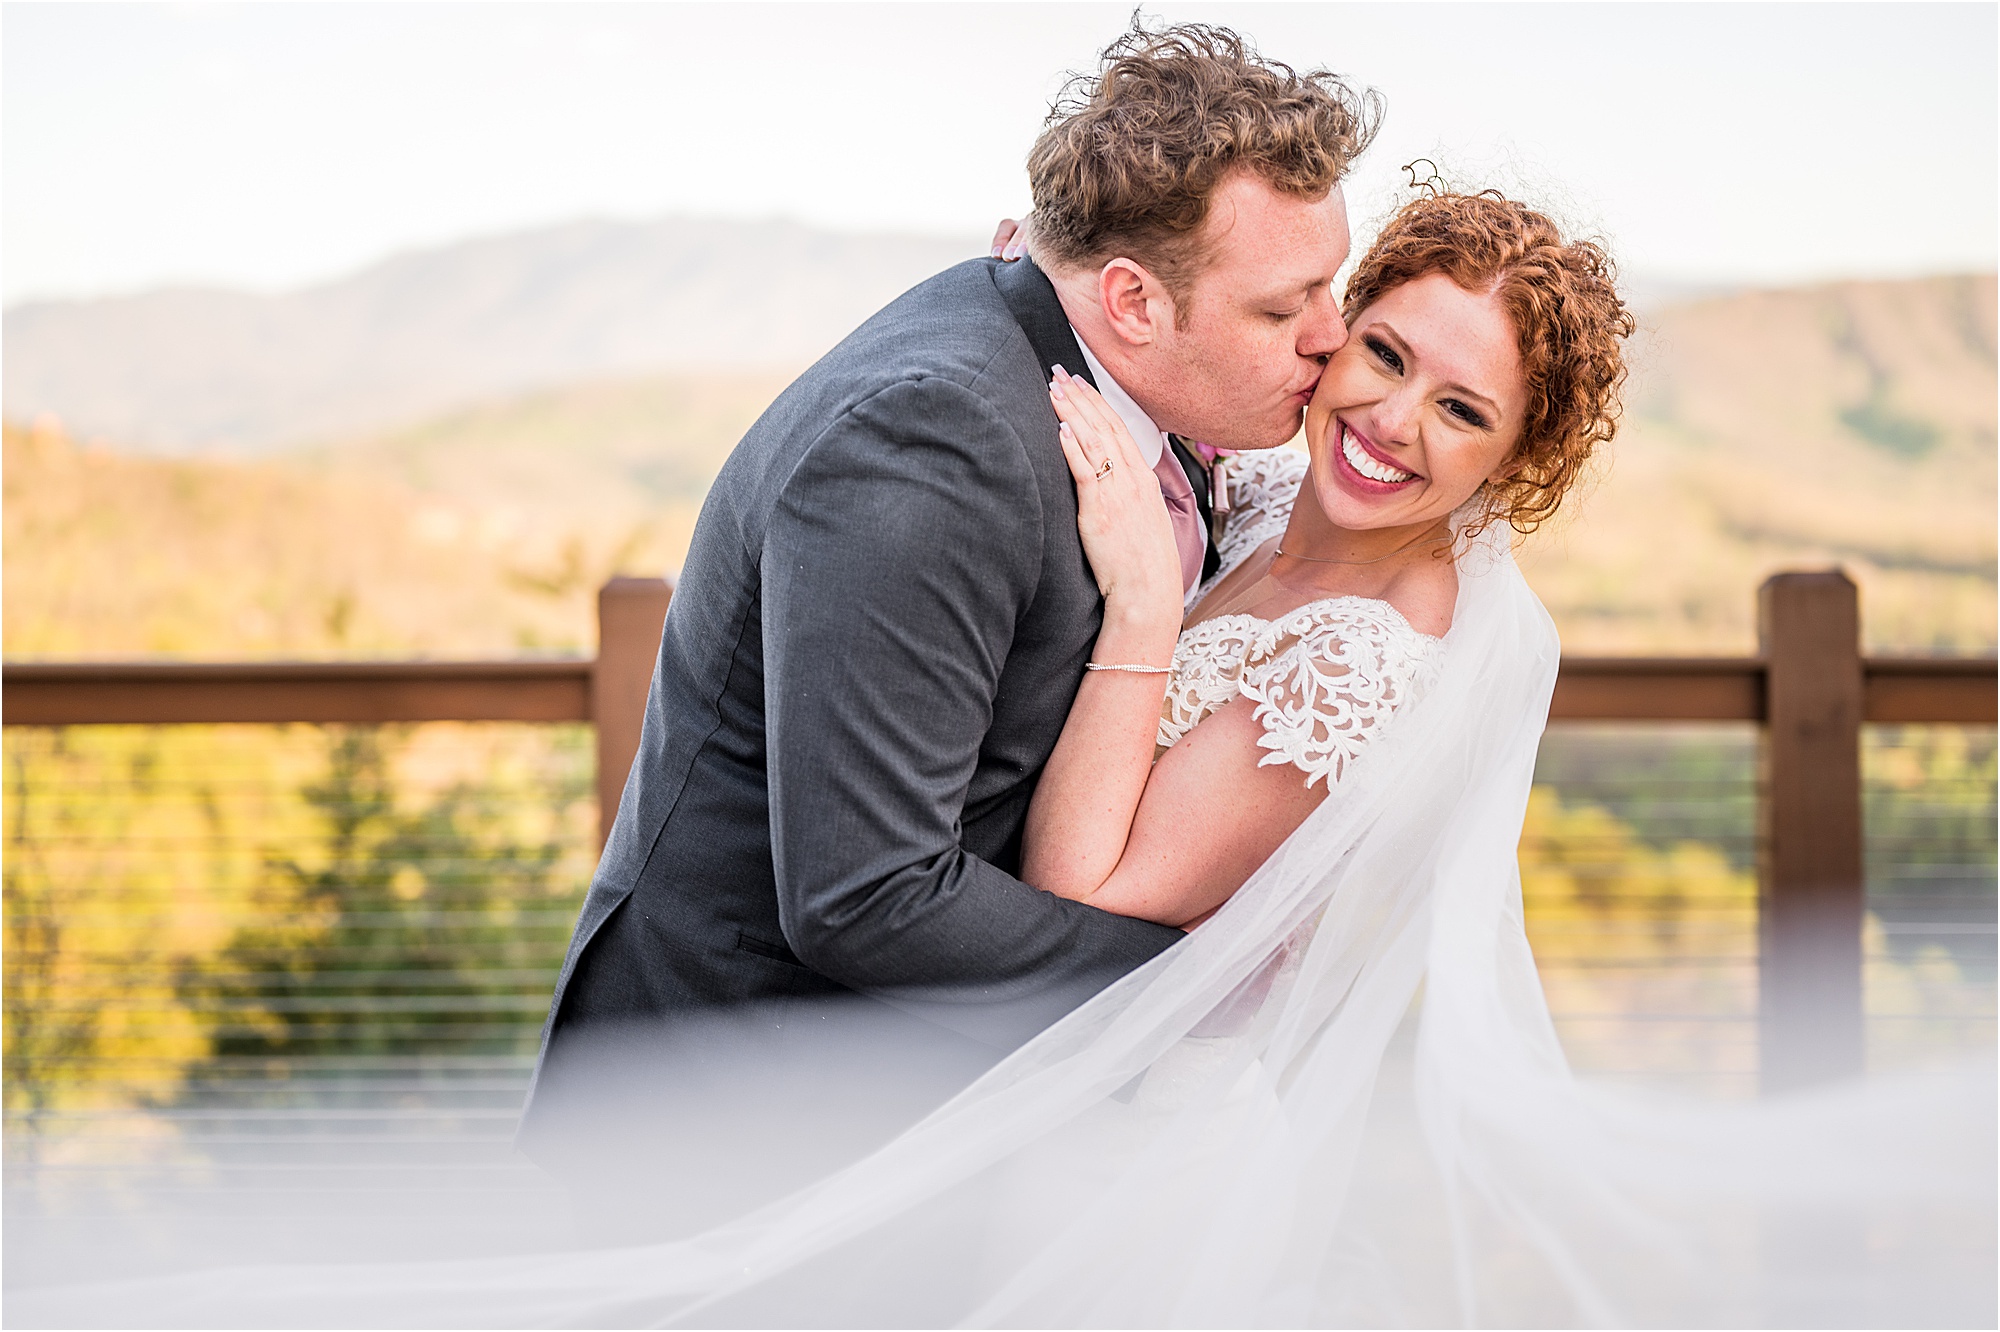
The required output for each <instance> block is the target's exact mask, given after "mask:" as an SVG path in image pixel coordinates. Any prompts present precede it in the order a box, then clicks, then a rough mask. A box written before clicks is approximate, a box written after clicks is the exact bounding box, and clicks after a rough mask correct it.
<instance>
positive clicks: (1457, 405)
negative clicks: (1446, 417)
mask: <svg viewBox="0 0 2000 1332" xmlns="http://www.w3.org/2000/svg"><path fill="white" fill-rule="evenodd" d="M1444 409H1445V410H1446V411H1448V412H1450V413H1451V414H1452V415H1453V416H1456V417H1457V418H1458V419H1459V420H1461V421H1463V422H1465V423H1466V424H1467V425H1469V426H1472V427H1474V428H1476V429H1479V430H1484V429H1485V428H1486V418H1485V417H1483V416H1481V415H1480V414H1479V413H1478V412H1477V411H1476V410H1475V409H1473V408H1472V407H1471V406H1469V405H1467V404H1466V403H1463V402H1460V401H1459V400H1458V399H1457V398H1446V399H1445V400H1444Z"/></svg>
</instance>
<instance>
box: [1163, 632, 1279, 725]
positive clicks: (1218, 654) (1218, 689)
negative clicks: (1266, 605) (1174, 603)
mask: <svg viewBox="0 0 2000 1332" xmlns="http://www.w3.org/2000/svg"><path fill="white" fill-rule="evenodd" d="M1267 627H1268V626H1267V625H1266V623H1265V622H1264V621H1263V620H1260V619H1258V618H1257V617H1256V616H1254V615H1218V616H1216V617H1215V618H1214V619H1212V620H1203V621H1202V622H1201V623H1200V624H1197V625H1193V626H1191V627H1189V628H1188V629H1186V630H1184V631H1183V632H1182V633H1181V636H1180V641H1179V642H1177V643H1175V644H1174V673H1173V675H1172V676H1171V677H1170V678H1169V679H1168V681H1167V701H1166V702H1165V703H1164V704H1162V705H1161V707H1160V729H1159V731H1158V733H1157V734H1155V736H1154V738H1153V742H1154V743H1155V744H1156V745H1158V746H1159V747H1160V748H1161V749H1165V748H1167V747H1168V746H1169V745H1171V744H1173V743H1174V742H1175V741H1176V740H1179V739H1180V738H1181V737H1182V736H1184V735H1186V734H1187V733H1188V732H1189V731H1192V730H1193V729H1194V728H1195V727H1196V726H1198V725H1200V724H1201V720H1202V718H1204V717H1206V716H1208V714H1209V713H1211V712H1214V711H1215V710H1216V709H1217V708H1219V707H1221V706H1222V705H1223V704H1224V703H1227V702H1228V701H1229V700H1230V699H1232V698H1235V697H1236V681H1237V678H1238V677H1239V676H1241V675H1242V673H1243V662H1244V660H1245V658H1247V657H1248V656H1249V655H1250V649H1251V648H1252V647H1254V646H1255V645H1256V643H1257V640H1258V638H1259V637H1261V636H1262V634H1263V632H1264V630H1265V629H1266V628H1267Z"/></svg>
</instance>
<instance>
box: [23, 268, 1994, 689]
mask: <svg viewBox="0 0 2000 1332" xmlns="http://www.w3.org/2000/svg"><path fill="white" fill-rule="evenodd" d="M1994 304H1995V286H1994V280H1993V278H1992V277H1991V276H1980V277H1961V278H1938V279H1927V280H1921V281H1902V282H1853V283H1840V284H1834V285H1829V286H1824V287H1816V288H1809V289H1798V290H1786V291H1770V292H1754V293H1747V294H1741V295H1735V296H1729V297H1723V298H1717V299H1712V300H1707V301H1701V302H1697V303H1694V304H1690V305H1685V306H1680V307H1675V308H1670V309H1667V310H1664V311H1662V312H1660V313H1659V314H1657V315H1656V316H1653V317H1652V318H1650V319H1649V322H1648V327H1647V328H1646V329H1645V330H1644V332H1643V333H1642V334H1641V337H1640V339H1639V340H1638V341H1639V345H1638V346H1637V348H1636V349H1635V359H1636V362H1637V364H1636V369H1635V373H1634V377H1633V381H1632V384H1631V389H1630V393H1629V395H1628V401H1629V410H1628V413H1627V418H1626V425H1625V429H1624V430H1623V431H1622V432H1621V434H1620V436H1619V438H1618V440H1617V441H1616V443H1615V444H1614V446H1613V447H1612V449H1611V450H1610V453H1609V457H1608V459H1607V463H1606V465H1605V466H1604V467H1603V468H1601V469H1600V471H1599V474H1598V475H1597V477H1596V478H1595V479H1594V480H1593V482H1592V483H1591V484H1590V486H1589V487H1588V489H1587V491H1586V492H1585V493H1584V494H1583V495H1581V496H1580V498H1579V501H1578V502H1577V503H1575V504H1574V505H1573V506H1571V508H1570V510H1569V511H1568V512H1567V513H1566V514H1565V515H1564V516H1563V517H1562V518H1560V519H1559V520H1558V521H1557V523H1556V524H1554V525H1553V526H1552V527H1551V528H1550V529H1549V530H1546V531H1544V532H1542V533H1540V534H1538V535H1537V536H1535V537H1533V538H1531V539H1529V540H1527V541H1526V542H1524V543H1523V546H1522V548H1521V550H1522V563H1523V566H1524V568H1525V569H1526V570H1527V572H1528V575H1529V577H1530V579H1531V581H1532V582H1533V583H1534V584H1535V586H1536V588H1537V589H1538V590H1539V591H1540V592H1541V593H1542V595H1543V597H1544V599H1545V600H1546V601H1547V602H1548V604H1549V607H1550V610H1551V611H1552V613H1553V614H1554V615H1555V617H1556V620H1557V622H1558V624H1559V625H1560V626H1561V628H1562V631H1563V635H1564V641H1565V644H1566V646H1567V647H1568V648H1569V650H1571V651H1576V652H1614V653H1615V652H1662V653H1734V652H1746V651H1750V650H1752V648H1753V646H1754V634H1755V629H1754V623H1753V593H1754V589H1755V587H1756V584H1757V583H1758V581H1759V580H1760V579H1761V578H1762V577H1763V576H1764V575H1765V574H1767V573H1769V572H1771V571H1773V570H1776V569H1780V568H1800V567H1823V566H1826V565H1829V564H1834V563H1839V564H1842V565H1844V566H1845V567H1847V568H1848V569H1849V570H1850V571H1851V572H1853V573H1854V575H1855V576H1856V577H1857V579H1858V580H1859V581H1860V583H1861V585H1862V590H1863V617H1864V624H1865V626H1866V632H1867V635H1868V638H1869V640H1870V642H1871V644H1872V645H1874V646H1875V647H1877V648H1878V649H1884V650H1899V651H1919V652H1922V651H1954V652H1956V651H1990V650H1992V647H1993V644H1994V642H1995V578H1994V558H1995V551H1994V505H1995V452H1996V440H1995V425H1996V422H1995V398H1996V374H1995V350H1994V347H1995V333H1994ZM10 352H11V348H10ZM784 378H785V377H784V375H783V374H781V373H771V372H743V373H733V374H723V373H702V374H669V375H651V376H643V377H630V378H608V379H596V380H591V381H588V382H583V383H577V384H572V385H569V386H566V387H561V388H555V389H549V390H545V391H538V392H532V393H527V394H522V395H516V396H511V397H506V398H501V399H497V400H492V401H488V402H485V403H482V404H479V405H477V406H474V407H470V408H466V409H463V410H459V411H454V412H451V413H447V414H444V415H440V416H436V417H433V418H430V419H427V420H425V421H423V422H421V423H419V424H417V425H414V426H409V427H406V428H400V429H386V430H379V431H372V432H368V433H363V434H356V435H354V436H351V437H349V438H347V439H346V440H344V441H342V442H339V443H333V444H326V445H321V446H315V447H313V448H310V449H303V450H292V451H290V452H289V453H288V454H287V456H286V457H285V458H283V459H282V460H266V461H262V462H228V461H222V460H213V459H211V460H206V461H188V460H183V461H175V462H169V461H164V460H149V459H145V458H138V457H131V456H127V455H123V454H119V453H115V452H113V451H111V450H108V449H105V448H88V449H86V448H79V447H78V446H76V445H73V444H71V443H69V442H68V441H67V440H66V439H65V438H64V437H63V436H62V435H61V433H60V432H59V431H58V430H56V429H54V428H53V427H49V426H45V427H44V428H42V429H41V430H40V431H38V432H35V434H34V437H32V438H31V436H30V433H28V432H24V431H21V430H19V429H15V430H10V431H9V434H8V437H7V454H6V459H5V465H6V485H7V493H6V527H5V577H6V586H5V591H6V604H5V650H6V652H7V654H8V655H10V656H21V655H98V654H109V655H130V654H170V655H185V656H229V655H237V654H251V655H288V654H301V655H320V654H358V655H371V654H383V655H399V654H404V653H412V652H422V653H433V654H508V653H513V652H517V651H522V650H536V649H543V648H551V647H579V648H587V647H588V645H589V643H590V641H591V636H592V633H593V625H592V618H591V617H592V591H593V589H594V588H595V586H596V584H597V583H598V582H599V581H601V579H602V578H603V577H604V576H606V575H608V574H609V573H612V572H616V571H626V572H642V573H652V572H658V571H661V570H666V569H670V568H672V567H674V566H675V565H676V564H677V563H678V561H679V559H680V558H681V554H682V552H684V550H685V548H686V541H687V535H688V533H689V531H690V530H691V528H692V523H693V518H694V514H695V512H696V509H697V507H698V505H699V501H700V498H701V495H702V493H703V492H704V490H705V488H706V486H707V483H708V480H709V479H710V478H711V477H712V476H713V475H714V472H715V469H716V468H717V467H718V466H719V465H720V463H721V461H722V459H723V458H724V457H726V456H727V454H728V451H729V449H730V447H731V446H732V445H733V444H734V442H735V441H736V439H737V438H738V437H739V436H740V435H741V433H742V432H743V430H744V429H745V428H747V426H748V425H749V424H750V422H751V421H752V420H754V419H755V418H756V416H757V414H758V413H759V412H761V411H762V410H763V408H764V407H765V405H766V404H768V402H769V401H770V399H771V397H772V396H773V395H774V394H775V393H776V392H777V390H778V389H779V388H780V387H782V384H783V382H784Z"/></svg>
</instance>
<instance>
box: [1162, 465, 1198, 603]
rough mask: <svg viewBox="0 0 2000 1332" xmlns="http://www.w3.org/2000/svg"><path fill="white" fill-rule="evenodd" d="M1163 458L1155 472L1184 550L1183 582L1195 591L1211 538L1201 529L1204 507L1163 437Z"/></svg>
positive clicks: (1176, 539)
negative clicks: (1201, 507)
mask: <svg viewBox="0 0 2000 1332" xmlns="http://www.w3.org/2000/svg"><path fill="white" fill-rule="evenodd" d="M1160 443H1161V448H1160V460H1159V461H1158V462H1156V463H1154V464H1153V475H1154V476H1157V477H1159V478H1160V493H1161V494H1162V495H1164V496H1165V497H1166V500H1167V516H1168V517H1169V518H1171V519H1173V522H1174V544H1175V545H1176V546H1178V547H1180V552H1181V586H1182V587H1184V588H1186V589H1187V590H1188V591H1190V592H1192V591H1194V585H1195V584H1196V583H1199V582H1200V581H1201V564H1202V561H1203V560H1204V559H1206V558H1207V556H1208V541H1207V539H1206V538H1205V537H1204V536H1203V535H1202V531H1201V510H1199V509H1197V508H1195V506H1194V487H1193V486H1191V485H1189V484H1188V478H1187V473H1186V472H1183V471H1182V470H1181V465H1180V463H1179V462H1178V461H1177V460H1176V459H1175V458H1174V451H1173V449H1172V448H1171V447H1169V446H1168V445H1167V443H1166V441H1165V440H1162V441H1161V442H1160Z"/></svg>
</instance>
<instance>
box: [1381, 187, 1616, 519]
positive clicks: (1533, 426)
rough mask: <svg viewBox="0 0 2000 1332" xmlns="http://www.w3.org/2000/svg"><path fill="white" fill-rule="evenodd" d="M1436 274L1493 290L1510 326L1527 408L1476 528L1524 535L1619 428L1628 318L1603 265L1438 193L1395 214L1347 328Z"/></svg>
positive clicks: (1527, 223) (1551, 231) (1490, 199)
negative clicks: (1495, 526)
mask: <svg viewBox="0 0 2000 1332" xmlns="http://www.w3.org/2000/svg"><path fill="white" fill-rule="evenodd" d="M1432 273H1443V274H1444V275H1445V276H1447V277H1449V278H1450V279H1451V280H1452V281H1453V282H1454V283H1456V284H1457V285H1458V286H1460V287H1462V288H1464V289H1465V290H1466V291H1471V292H1492V293H1494V294H1495V295H1497V296H1498V297H1499V300H1500V304H1501V308H1503V309H1504V310H1506V311H1507V313H1508V316H1509V317H1510V318H1512V320H1513V321H1514V328H1515V330H1516V332H1517V334H1518V335H1519V338H1520V348H1521V366H1522V369H1523V371H1524V372H1525V374H1526V379H1527V390H1528V407H1527V414H1526V418H1525V419H1524V420H1523V421H1522V424H1521V441H1520V443H1519V444H1517V445H1516V446H1515V451H1514V457H1513V460H1512V461H1513V462H1514V471H1513V473H1512V474H1511V475H1510V476H1509V477H1508V478H1507V480H1505V481H1502V482H1499V483H1489V485H1488V498H1487V503H1488V507H1487V511H1486V513H1485V514H1484V515H1482V516H1481V517H1480V518H1479V519H1478V520H1476V526H1477V527H1484V526H1485V525H1487V524H1488V523H1491V522H1494V521H1496V520H1499V521H1505V522H1507V523H1509V524H1510V525H1512V526H1513V528H1514V530H1515V531H1517V532H1520V533H1523V534H1526V533H1529V532H1532V531H1534V530H1535V528H1537V527H1538V526H1540V525H1541V524H1542V523H1543V522H1545V521H1547V520H1548V518H1549V517H1550V516H1551V515H1553V514H1554V513H1555V511H1556V507H1557V506H1558V505H1559V504H1561V503H1562V498H1563V495H1564V494H1565V493H1566V492H1567V491H1568V490H1569V488H1570V486H1571V484H1572V483H1573V482H1575V480H1576V478H1577V475H1578V474H1579V473H1580V472H1581V471H1582V470H1583V466H1584V464H1585V463H1586V462H1588V461H1589V460H1590V457H1591V454H1592V452H1593V451H1594V450H1595V449H1596V448H1597V446H1598V445H1599V444H1602V443H1605V442H1607V441H1608V440H1610V439H1611V437H1612V436H1613V435H1614V434H1616V433H1617V431H1618V416H1619V412H1620V402H1619V390H1620V389H1621V388H1622V387H1623V385H1624V382H1625V373H1626V366H1625V353H1624V346H1623V343H1624V340H1625V339H1626V338H1629V337H1630V336H1631V335H1632V330H1633V328H1634V326H1635V325H1634V321H1633V318H1632V314H1631V312H1630V311H1629V310H1627V309H1626V308H1625V302H1624V300H1623V299H1621V298H1620V297H1619V295H1618V287H1617V274H1616V271H1615V270H1614V268H1613V267H1612V263H1611V257H1610V256H1609V255H1608V254H1606V253H1605V251H1604V248H1603V247H1602V246H1601V245H1597V244H1595V243H1593V242H1591V241H1564V240H1563V238H1562V233H1561V232H1560V231H1559V230H1558V229H1557V228H1556V224H1555V223H1554V222H1552V221H1550V220H1549V219H1548V218H1547V217H1546V216H1544V215H1543V214H1541V213H1538V212H1536V211H1535V210H1534V209H1532V208H1528V207H1526V206H1525V205H1523V204H1519V203H1516V202H1514V201H1513V200H1511V199H1507V198H1504V197H1502V196H1501V195H1500V194H1499V193H1498V192H1497V191H1493V190H1488V191H1486V192H1484V193H1482V194H1457V193H1453V192H1450V191H1440V192H1437V193H1435V194H1433V195H1431V196H1430V197H1427V198H1422V199H1417V200H1414V201H1412V202H1411V203H1408V204H1406V205H1404V206H1403V208H1402V209H1400V210H1399V211H1398V212H1397V213H1396V215H1395V216H1394V217H1393V218H1391V219H1390V220H1389V224H1388V225H1387V226H1385V227H1384V228H1383V229H1382V234H1381V235H1380V236H1378V237H1377V238H1376V240H1375V243H1374V244H1373V245H1372V246H1370V247H1369V249H1368V253H1367V254H1365V255H1363V256H1362V258H1361V262H1360V264H1359V265H1358V266H1357V267H1356V269H1355V271H1354V276H1353V277H1352V278H1351V279H1349V281H1348V284H1347V294H1346V298H1345V300H1344V301H1343V303H1342V307H1343V313H1344V314H1345V315H1346V317H1347V320H1348V322H1349V323H1350V324H1351V323H1353V321H1354V319H1355V318H1356V316H1358V315H1359V314H1360V313H1361V312H1362V311H1363V310H1366V309H1367V308H1368V307H1369V306H1371V305H1373V304H1374V303H1375V302H1376V301H1378V300H1380V299H1382V297H1384V296H1386V295H1387V294H1388V293H1389V292H1391V291H1393V290H1395V289H1396V288H1397V287H1400V286H1402V285H1403V284H1404V283H1406V282H1414V281H1416V280H1417V279H1418V278H1421V277H1428V276H1429V275H1430V274H1432Z"/></svg>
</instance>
